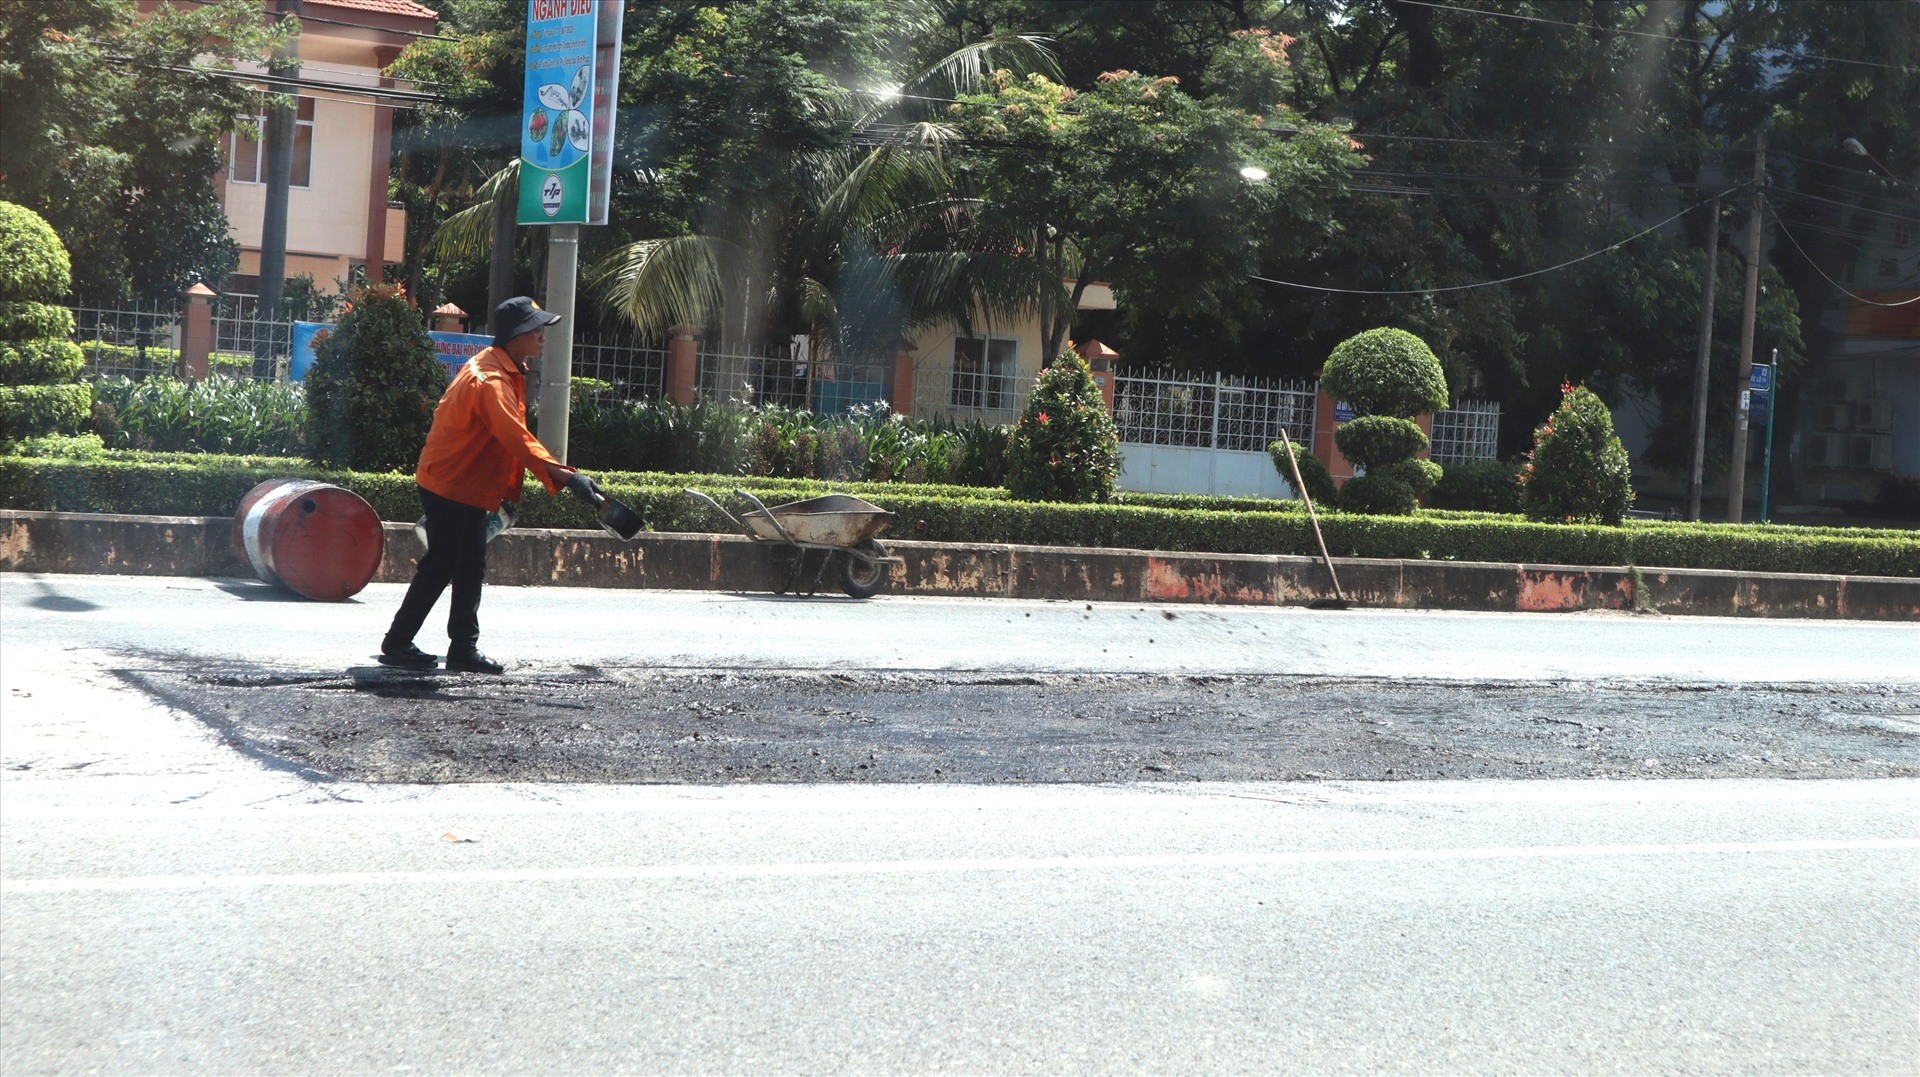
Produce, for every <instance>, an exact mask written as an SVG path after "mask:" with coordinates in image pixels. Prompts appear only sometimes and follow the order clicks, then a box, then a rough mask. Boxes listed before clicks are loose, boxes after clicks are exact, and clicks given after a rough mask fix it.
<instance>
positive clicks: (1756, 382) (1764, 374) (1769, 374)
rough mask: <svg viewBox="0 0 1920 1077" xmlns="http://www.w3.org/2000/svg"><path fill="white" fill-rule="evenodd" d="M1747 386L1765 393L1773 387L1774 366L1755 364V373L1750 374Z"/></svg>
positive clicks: (1757, 391)
mask: <svg viewBox="0 0 1920 1077" xmlns="http://www.w3.org/2000/svg"><path fill="white" fill-rule="evenodd" d="M1747 387H1748V388H1750V389H1752V390H1753V391H1754V392H1756V393H1764V392H1767V391H1768V390H1770V389H1772V388H1773V367H1771V366H1763V365H1761V364H1759V363H1755V364H1753V373H1752V374H1751V375H1749V376H1748V379H1747Z"/></svg>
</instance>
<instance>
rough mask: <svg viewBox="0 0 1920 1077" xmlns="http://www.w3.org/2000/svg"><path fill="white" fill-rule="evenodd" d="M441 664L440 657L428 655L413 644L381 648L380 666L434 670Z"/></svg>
mask: <svg viewBox="0 0 1920 1077" xmlns="http://www.w3.org/2000/svg"><path fill="white" fill-rule="evenodd" d="M439 662H440V656H439V655H437V654H428V653H427V652H425V651H423V650H421V649H420V648H418V647H416V646H414V645H413V644H411V643H408V644H406V645H405V646H401V647H396V646H394V645H392V644H382V645H381V647H380V664H381V665H383V666H395V667H397V668H400V669H432V668H433V667H434V666H436V665H438V664H439Z"/></svg>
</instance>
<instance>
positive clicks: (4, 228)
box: [0, 202, 93, 443]
mask: <svg viewBox="0 0 1920 1077" xmlns="http://www.w3.org/2000/svg"><path fill="white" fill-rule="evenodd" d="M70 276H71V271H70V266H69V263H68V261H67V249H66V247H64V246H62V245H61V243H60V237H59V236H57V235H55V234H54V231H53V228H52V227H51V226H50V225H48V224H47V222H46V221H44V220H42V219H41V217H40V215H39V214H38V213H35V212H33V211H32V210H30V209H27V208H26V207H25V206H16V205H14V204H13V203H11V202H0V443H4V442H10V441H14V440H16V439H19V438H27V437H38V436H41V435H46V434H71V433H74V432H75V431H77V430H79V429H80V427H81V425H82V424H83V423H85V422H86V420H87V415H88V413H89V412H90V411H91V409H92V407H93V394H92V393H91V392H90V391H89V390H88V389H87V387H86V386H84V385H80V384H78V383H76V382H75V381H74V379H75V378H77V377H79V375H80V369H81V367H82V366H83V365H84V363H85V360H84V358H83V357H82V356H81V354H80V348H79V347H78V346H77V345H75V344H74V343H73V342H72V341H70V340H68V339H67V338H68V337H69V336H71V335H72V334H73V315H72V314H70V313H68V312H67V311H66V310H65V309H64V308H60V307H56V306H54V305H53V302H52V301H53V300H56V299H59V298H60V297H61V296H62V295H64V294H66V291H67V286H68V284H69V283H70Z"/></svg>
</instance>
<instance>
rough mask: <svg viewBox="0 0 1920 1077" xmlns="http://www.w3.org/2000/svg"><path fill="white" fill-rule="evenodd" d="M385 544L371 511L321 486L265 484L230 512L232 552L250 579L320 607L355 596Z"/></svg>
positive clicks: (338, 491) (376, 564) (305, 481)
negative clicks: (251, 574)
mask: <svg viewBox="0 0 1920 1077" xmlns="http://www.w3.org/2000/svg"><path fill="white" fill-rule="evenodd" d="M386 546H387V536H386V533H385V531H384V530H383V529H382V528H381V526H380V515H379V513H376V512H374V511H373V506H372V505H369V504H367V503H366V501H365V500H364V499H363V498H361V497H360V495H359V494H356V493H354V492H353V491H351V490H342V489H341V488H340V487H338V486H329V485H328V484H326V483H324V482H314V481H312V480H310V479H268V480H267V481H266V482H263V483H261V484H260V485H258V486H256V487H254V488H253V489H251V490H249V491H247V496H246V497H243V498H241V499H240V507H239V508H237V509H235V510H234V513H233V549H234V553H235V554H236V555H238V556H239V557H241V558H243V559H245V560H246V562H247V564H249V565H251V566H252V567H253V572H254V575H256V576H259V577H260V578H261V579H263V580H265V581H267V582H268V583H276V584H279V585H280V586H282V587H285V588H286V589H287V590H289V591H292V592H293V593H294V594H297V595H301V596H303V597H305V598H312V599H317V600H319V601H321V602H339V601H341V600H342V599H347V598H352V597H353V596H354V595H356V594H359V593H360V589H361V588H363V587H365V586H366V585H367V581H369V580H371V579H373V574H374V572H376V571H378V570H379V568H380V558H381V557H382V555H384V554H385V552H386Z"/></svg>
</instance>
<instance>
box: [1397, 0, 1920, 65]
mask: <svg viewBox="0 0 1920 1077" xmlns="http://www.w3.org/2000/svg"><path fill="white" fill-rule="evenodd" d="M1402 2H1403V3H1408V4H1413V5H1415V6H1417V7H1430V8H1438V9H1440V10H1442V11H1458V12H1461V13H1463V14H1467V15H1486V16H1490V17H1492V18H1496V19H1516V20H1518V21H1520V22H1537V23H1544V24H1546V25H1548V26H1567V27H1571V28H1573V29H1575V30H1580V31H1583V32H1586V33H1602V34H1625V35H1627V36H1629V37H1649V38H1654V39H1657V40H1660V41H1676V42H1679V43H1681V44H1684V45H1708V46H1711V45H1713V44H1714V42H1712V41H1708V40H1705V39H1704V38H1697V37H1678V36H1676V35H1673V34H1656V33H1652V32H1650V31H1647V30H1627V29H1623V28H1616V27H1611V26H1583V25H1581V24H1580V23H1577V22H1566V21H1563V20H1561V19H1548V18H1542V17H1541V16H1538V15H1521V14H1519V13H1517V12H1512V11H1489V10H1487V9H1485V8H1475V7H1460V6H1459V5H1456V4H1441V3H1436V2H1434V0H1402ZM1756 51H1761V52H1778V53H1783V54H1785V55H1788V56H1798V57H1801V58H1803V59H1808V60H1821V61H1825V62H1826V63H1832V64H1856V65H1858V66H1860V67H1877V68H1881V69H1883V70H1887V71H1915V70H1920V68H1915V67H1914V66H1912V65H1911V64H1883V63H1879V62H1877V61H1874V60H1850V59H1848V58H1846V57H1844V56H1821V55H1819V54H1817V53H1811V52H1796V51H1794V50H1793V49H1789V48H1783V47H1781V46H1779V45H1761V46H1757V49H1756Z"/></svg>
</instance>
